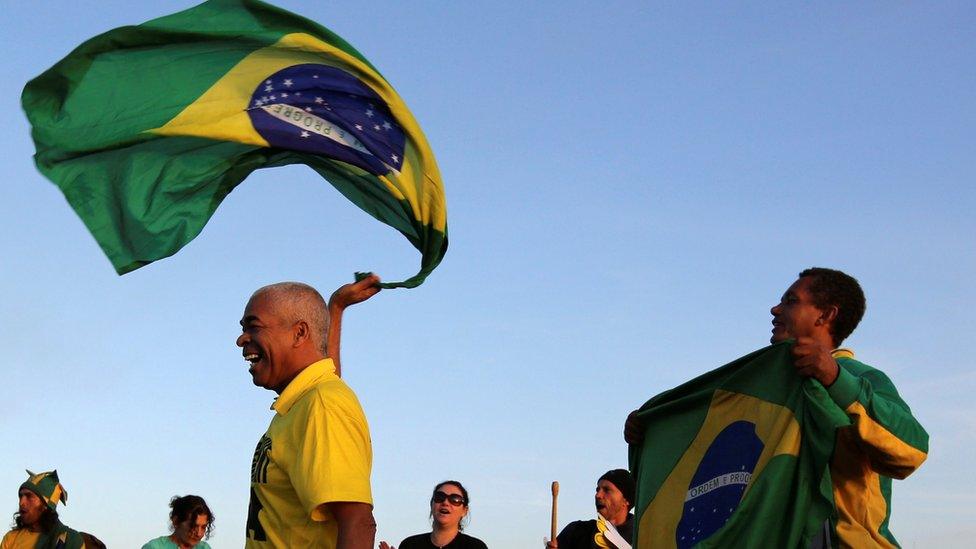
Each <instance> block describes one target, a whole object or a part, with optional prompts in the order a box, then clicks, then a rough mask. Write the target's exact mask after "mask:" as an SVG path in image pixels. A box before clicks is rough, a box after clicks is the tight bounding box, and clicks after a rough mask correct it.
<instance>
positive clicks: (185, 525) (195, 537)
mask: <svg viewBox="0 0 976 549" xmlns="http://www.w3.org/2000/svg"><path fill="white" fill-rule="evenodd" d="M209 521H210V517H209V516H208V515H206V514H199V515H197V516H196V517H190V518H188V519H186V520H184V521H183V522H180V523H177V522H176V519H173V538H174V540H175V541H176V544H177V545H178V546H179V547H181V548H182V547H193V546H194V545H196V544H198V543H200V541H201V540H203V537H204V536H206V535H207V522H209Z"/></svg>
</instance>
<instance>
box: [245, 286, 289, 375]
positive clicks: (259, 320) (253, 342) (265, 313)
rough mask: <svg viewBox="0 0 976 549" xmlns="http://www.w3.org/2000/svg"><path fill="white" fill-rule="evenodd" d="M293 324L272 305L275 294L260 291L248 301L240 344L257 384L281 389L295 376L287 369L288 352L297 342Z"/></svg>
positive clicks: (249, 370)
mask: <svg viewBox="0 0 976 549" xmlns="http://www.w3.org/2000/svg"><path fill="white" fill-rule="evenodd" d="M291 328H292V326H291V325H290V324H289V323H288V322H287V321H285V319H283V318H281V316H279V315H278V314H277V313H276V312H275V310H274V308H273V307H272V302H271V295H270V294H268V293H260V294H258V295H255V296H253V297H252V298H251V299H250V301H248V302H247V307H246V308H245V309H244V317H243V318H241V335H240V337H238V338H237V346H238V347H240V348H241V349H242V350H243V353H244V360H246V361H247V362H249V363H250V368H248V372H250V374H251V378H252V380H253V381H254V384H255V385H257V386H259V387H264V388H265V389H270V390H273V391H278V392H280V390H281V389H284V387H285V386H286V385H287V384H288V381H290V380H291V378H292V377H294V372H289V371H287V360H286V359H287V355H288V353H289V351H290V350H291V347H292V344H293V343H294V338H293V333H292V329H291Z"/></svg>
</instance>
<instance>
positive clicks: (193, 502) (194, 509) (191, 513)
mask: <svg viewBox="0 0 976 549" xmlns="http://www.w3.org/2000/svg"><path fill="white" fill-rule="evenodd" d="M169 507H170V509H172V511H170V512H169V519H170V521H171V524H170V529H173V530H175V525H177V524H183V523H184V522H186V521H188V520H189V521H192V522H193V523H194V524H196V522H197V517H199V516H200V515H206V516H207V535H206V536H204V537H205V539H210V534H212V533H213V523H214V514H213V511H211V510H210V507H207V502H206V501H203V498H202V497H200V496H194V495H186V496H173V499H171V500H169Z"/></svg>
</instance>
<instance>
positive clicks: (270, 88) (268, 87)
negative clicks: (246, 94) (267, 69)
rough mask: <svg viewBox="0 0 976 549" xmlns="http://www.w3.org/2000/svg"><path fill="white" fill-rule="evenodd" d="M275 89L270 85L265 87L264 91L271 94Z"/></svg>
mask: <svg viewBox="0 0 976 549" xmlns="http://www.w3.org/2000/svg"><path fill="white" fill-rule="evenodd" d="M273 89H274V88H273V87H271V85H270V84H268V85H267V86H265V87H264V91H266V92H269V91H271V90H273Z"/></svg>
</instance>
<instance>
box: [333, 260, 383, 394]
mask: <svg viewBox="0 0 976 549" xmlns="http://www.w3.org/2000/svg"><path fill="white" fill-rule="evenodd" d="M379 283H380V277H378V276H376V275H375V274H372V273H370V274H369V276H367V277H366V278H364V279H362V280H360V281H357V282H352V283H350V284H343V285H342V286H339V289H338V290H336V291H334V292H332V297H330V298H329V336H328V338H327V339H326V342H325V356H327V357H329V358H331V359H332V362H333V363H335V370H336V375H337V376H339V377H342V365H341V364H340V362H339V341H340V339H341V337H342V313H343V312H344V311H345V310H346V307H348V306H350V305H354V304H356V303H361V302H363V301H366V300H367V299H369V298H371V297H373V296H374V295H376V294H377V293H378V292H379V291H380V287H379V286H378V284H379Z"/></svg>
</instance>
